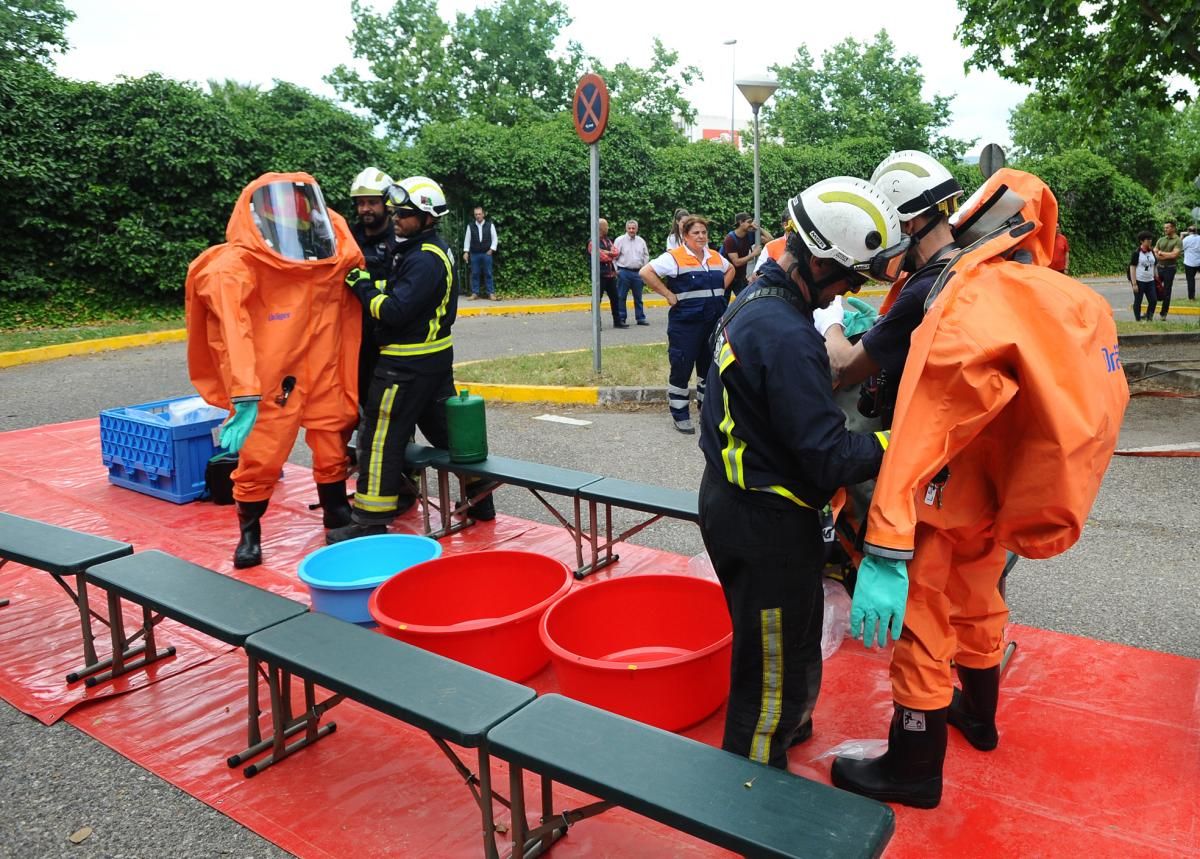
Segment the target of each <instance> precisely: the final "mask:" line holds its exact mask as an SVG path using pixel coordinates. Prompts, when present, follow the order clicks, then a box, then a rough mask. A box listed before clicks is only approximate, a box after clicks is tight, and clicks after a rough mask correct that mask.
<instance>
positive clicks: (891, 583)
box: [850, 555, 908, 648]
mask: <svg viewBox="0 0 1200 859" xmlns="http://www.w3.org/2000/svg"><path fill="white" fill-rule="evenodd" d="M907 600H908V563H907V562H905V561H898V560H893V559H891V558H877V557H875V556H874V555H864V556H863V559H862V563H861V564H859V565H858V582H857V583H856V584H855V585H854V601H853V602H852V603H851V604H850V635H851V636H852V637H854V638H861V639H862V642H863V645H864V646H866V647H867V648H870V647H872V646H874V645H875V644H878V645H879V646H880V647H884V646H886V645H887V640H888V630H889V629H890V630H891V633H892V640H893V641H895V640H896V639H898V638H899V637H900V631H901V630H902V629H903V628H904V603H905V602H906V601H907Z"/></svg>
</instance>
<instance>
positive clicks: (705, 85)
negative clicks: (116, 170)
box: [57, 0, 1026, 152]
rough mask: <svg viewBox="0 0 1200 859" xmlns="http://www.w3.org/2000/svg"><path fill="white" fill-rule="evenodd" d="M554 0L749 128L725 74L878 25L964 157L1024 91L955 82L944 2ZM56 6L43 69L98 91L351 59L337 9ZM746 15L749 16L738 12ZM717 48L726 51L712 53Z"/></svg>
mask: <svg viewBox="0 0 1200 859" xmlns="http://www.w3.org/2000/svg"><path fill="white" fill-rule="evenodd" d="M368 2H370V3H371V5H373V6H375V7H376V8H377V9H380V10H384V9H387V8H390V6H391V0H368ZM564 2H565V5H566V6H567V7H568V9H569V10H570V14H571V17H572V18H573V19H574V23H573V24H572V25H571V26H570V27H569V28H568V29H567V31H566V35H567V37H568V38H571V39H574V40H576V41H578V42H579V43H580V44H581V45H583V48H584V50H585V51H586V52H587V53H589V54H591V55H593V56H596V57H598V58H599V59H600V60H601V61H602V62H604V63H606V64H608V65H614V64H616V63H617V62H620V61H621V60H626V61H628V62H630V63H632V64H634V65H639V66H646V65H647V64H648V63H649V61H650V56H651V49H652V40H653V37H654V35H658V36H659V37H660V38H661V39H662V40H663V42H664V44H665V45H666V46H667V47H668V48H670V49H673V50H677V51H679V54H680V60H681V62H682V63H684V64H692V65H696V66H699V67H700V69H701V70H702V72H703V74H704V80H703V82H701V83H700V84H698V85H696V86H694V87H693V88H692V90H691V91H690V92H689V93H688V95H689V97H690V98H691V99H692V102H693V104H694V105H695V106H696V108H697V110H698V111H699V113H700V114H705V115H713V116H721V117H728V116H729V112H730V103H731V101H732V102H733V109H734V111H735V113H736V122H737V126H738V127H739V128H741V127H743V126H744V125H746V124H747V123H748V122H749V121H750V108H749V106H748V105H747V104H746V102H745V101H744V100H743V99H742V97H741V95H740V94H738V95H737V97H736V98H734V99H731V93H732V86H731V81H732V79H733V77H734V76H736V77H737V78H739V79H743V78H760V77H763V76H766V74H767V68H768V66H770V65H772V64H776V63H779V64H787V63H790V62H791V60H792V58H793V57H794V56H795V52H796V48H797V47H799V45H800V44H805V45H807V46H808V50H809V52H810V53H811V54H812V55H813V57H814V58H816V59H818V60H819V59H820V57H821V54H822V53H823V52H824V51H825V50H826V49H827V48H829V47H830V46H832V45H834V44H836V43H837V42H840V41H841V40H842V39H844V38H846V37H847V36H853V37H854V38H855V39H858V40H859V41H868V40H870V39H872V38H873V37H874V35H875V33H876V32H878V31H879V30H880V29H884V28H886V29H887V31H888V33H889V34H890V36H891V38H892V41H893V42H894V43H895V45H896V49H897V53H898V54H900V55H903V54H914V55H916V56H917V57H918V58H919V59H920V61H921V68H922V71H923V73H924V77H925V95H926V97H929V96H931V95H932V94H935V93H936V94H940V95H953V96H955V98H954V101H953V103H952V107H953V120H952V122H951V124H950V126H949V128H948V129H947V133H949V134H951V135H953V136H955V137H960V138H966V139H970V138H979V143H978V144H977V145H976V146H975V147H973V148H972V152H978V150H979V149H980V148H981V147H982V145H983V144H985V143H988V142H998V143H1001V144H1002V145H1007V144H1008V143H1009V140H1010V137H1009V133H1008V128H1007V122H1008V114H1009V111H1010V110H1011V109H1012V108H1013V107H1015V106H1016V105H1017V104H1018V103H1019V102H1020V101H1021V99H1022V98H1024V96H1025V93H1026V89H1025V88H1023V87H1019V86H1017V85H1015V84H1012V83H1009V82H1006V81H1002V80H1000V78H999V77H998V76H997V75H995V74H994V73H991V72H988V73H979V72H972V73H971V74H970V75H965V74H964V73H963V70H962V65H963V60H964V59H965V58H966V55H967V54H966V51H965V50H964V49H962V48H961V47H960V46H959V45H958V43H957V42H955V40H954V29H955V27H956V26H957V24H958V22H959V20H960V19H961V17H962V16H961V14H960V13H959V11H958V9H957V8H956V6H955V4H954V0H924V2H921V3H917V4H908V5H904V4H900V3H897V2H895V0H890V2H883V0H857V2H854V3H831V4H812V3H806V2H793V3H772V4H761V5H758V6H751V7H747V6H744V5H741V4H738V3H736V2H730V0H723V2H718V0H693V1H692V2H691V3H666V2H645V0H642V2H633V3H627V2H610V3H600V2H584V0H564ZM66 5H67V7H68V8H70V9H71V10H72V11H74V12H75V13H76V19H75V21H74V22H73V23H72V24H71V25H70V26H69V27H68V28H67V38H68V40H69V42H70V45H71V47H70V50H69V51H68V52H67V53H66V54H65V55H61V56H60V57H59V59H58V63H57V68H58V71H59V73H60V74H62V75H64V76H66V77H70V78H77V79H80V80H94V81H101V82H109V81H112V80H115V79H116V77H117V76H118V75H129V76H134V77H136V76H141V75H144V74H147V73H149V72H159V73H161V74H163V75H164V76H166V77H169V78H175V79H177V80H191V81H196V82H198V83H201V84H203V82H204V81H206V80H208V79H210V78H212V79H216V80H224V79H226V78H231V79H233V80H236V81H239V82H242V83H253V84H261V85H267V86H269V85H270V83H271V81H272V79H275V78H278V79H280V80H285V81H290V82H292V83H295V84H299V85H301V86H304V87H306V88H308V89H310V90H312V91H313V92H316V93H319V94H322V95H326V96H330V97H333V96H335V93H334V92H333V90H332V88H330V87H329V86H327V85H326V84H325V83H323V82H322V80H321V77H322V75H324V74H326V73H328V72H329V71H330V70H331V69H332V68H333V67H334V66H336V65H338V64H339V63H348V62H350V61H351V51H350V46H349V43H348V41H347V37H348V36H349V35H350V32H351V30H352V29H353V22H352V20H351V18H350V0H208V2H205V3H192V2H189V3H179V2H163V0H66ZM479 5H488V4H487V3H479V2H475V0H438V8H439V10H440V11H441V13H442V17H443V18H446V19H447V20H453V17H454V14H455V13H456V12H459V11H469V10H471V9H474V8H475V7H476V6H479ZM751 8H759V9H761V10H762V14H761V15H758V16H753V15H750V14H747V12H746V10H748V9H751ZM728 39H736V40H737V44H736V45H735V46H732V47H730V46H727V45H723V44H722V42H724V41H725V40H728Z"/></svg>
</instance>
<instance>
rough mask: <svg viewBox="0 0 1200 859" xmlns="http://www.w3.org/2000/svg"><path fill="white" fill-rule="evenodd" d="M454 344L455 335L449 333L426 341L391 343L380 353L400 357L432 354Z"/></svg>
mask: <svg viewBox="0 0 1200 859" xmlns="http://www.w3.org/2000/svg"><path fill="white" fill-rule="evenodd" d="M453 345H454V337H453V335H450V334H447V335H446V336H445V337H443V338H442V339H441V340H433V341H430V342H426V343H389V344H388V345H386V346H384V347H382V348H381V349H380V350H379V354H380V355H392V356H395V357H400V358H407V357H412V356H413V355H432V354H433V353H434V352H441V351H442V350H443V349H449V348H450V347H451V346H453Z"/></svg>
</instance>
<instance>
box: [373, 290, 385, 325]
mask: <svg viewBox="0 0 1200 859" xmlns="http://www.w3.org/2000/svg"><path fill="white" fill-rule="evenodd" d="M385 301H387V296H386V295H384V294H383V293H382V292H381V293H379V295H376V296H375V297H374V298H372V299H371V305H370V308H369V309H370V311H371V318H373V319H378V318H379V307H380V305H382V304H383V303H384V302H385Z"/></svg>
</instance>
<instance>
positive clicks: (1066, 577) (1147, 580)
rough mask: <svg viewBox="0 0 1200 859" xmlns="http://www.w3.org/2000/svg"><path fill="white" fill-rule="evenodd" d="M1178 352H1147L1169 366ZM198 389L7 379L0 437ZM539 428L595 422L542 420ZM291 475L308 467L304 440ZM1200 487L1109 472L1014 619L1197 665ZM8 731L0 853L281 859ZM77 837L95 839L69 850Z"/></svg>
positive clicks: (1175, 476)
mask: <svg viewBox="0 0 1200 859" xmlns="http://www.w3.org/2000/svg"><path fill="white" fill-rule="evenodd" d="M1100 288H1101V289H1102V291H1103V289H1104V287H1103V286H1101V287H1100ZM1112 288H1113V289H1114V290H1116V292H1114V299H1116V300H1114V304H1118V305H1119V302H1120V300H1121V293H1119V290H1120V289H1123V288H1127V287H1124V286H1123V285H1122V284H1121V283H1119V282H1117V283H1114V285H1113V287H1112ZM665 315H666V314H665V310H662V309H651V310H650V311H649V316H650V320H651V323H652V324H651V326H649V327H641V328H638V327H632V328H629V329H627V330H623V331H612V330H610V329H608V328H606V329H605V330H604V338H605V342H606V343H609V342H613V341H614V340H615V339H618V338H620V339H622V340H628V341H629V342H656V341H663V340H665ZM1118 316H1120V312H1119V311H1118ZM455 341H456V355H457V357H458V358H459V360H471V359H474V358H483V357H492V356H496V355H503V354H516V353H519V352H538V351H548V350H556V349H568V348H588V347H589V346H590V345H591V324H590V319H589V317H588V315H587V314H585V313H559V314H547V315H537V316H521V317H477V318H470V319H464V320H462V321H461V322H459V323H458V324H457V325H456V326H455ZM1170 351H1171V347H1169V346H1167V347H1156V349H1155V353H1156V356H1157V357H1160V358H1161V357H1168V356H1169V354H1170ZM1180 351H1181V354H1182V357H1185V358H1186V357H1191V356H1192V354H1194V353H1195V351H1196V347H1195V346H1194V345H1190V346H1186V347H1184V346H1182V345H1181V347H1180ZM190 392H191V388H190V385H189V383H188V380H187V373H186V367H185V352H184V346H183V345H182V344H168V345H163V346H155V347H148V348H141V349H131V350H126V351H122V352H112V353H105V354H101V355H94V356H87V357H80V358H68V359H62V360H59V361H52V362H47V363H42V364H32V365H26V366H20V367H13V368H9V369H4V370H0V430H9V429H17V428H22V427H31V426H38V425H41V424H47V423H55V422H59V421H68V420H76V419H80V418H91V417H95V416H96V415H97V414H98V413H99V411H100V410H101V409H104V408H110V407H115V406H121V405H130V404H134V403H140V402H146V401H150V400H156V399H164V398H167V397H171V396H177V395H182V394H187V393H190ZM546 414H552V415H558V416H564V417H570V418H575V419H579V420H583V421H586V422H587V423H586V424H584V425H568V424H563V423H556V422H549V421H545V420H539V419H538V418H539V416H542V415H546ZM487 418H488V429H489V446H490V449H491V450H492V452H494V453H498V454H503V455H508V456H515V457H520V458H522V459H530V460H535V461H540V462H545V463H550V464H555V465H562V466H569V467H576V468H586V469H587V470H590V471H595V472H599V473H602V474H606V475H610V476H614V477H625V478H629V479H636V480H641V481H644V482H654V483H660V484H662V485H667V486H675V487H681V488H695V487H696V486H697V485H698V483H699V477H700V472H701V470H702V468H703V464H702V460H701V456H700V453H699V450H698V449H697V447H696V442H695V437H694V436H692V437H688V436H682V435H680V434H678V433H676V432H675V431H674V430H673V429H672V428H671V425H670V422H669V420H668V418H667V415H666V411H665V407H645V408H642V409H620V410H618V409H608V410H602V409H597V408H577V407H571V408H567V407H555V406H527V405H505V404H500V403H489V404H488V411H487ZM1196 442H1200V400H1194V399H1160V398H1154V399H1150V398H1146V399H1142V398H1139V399H1135V400H1133V401H1132V403H1131V404H1130V408H1129V411H1128V413H1127V415H1126V419H1125V422H1124V425H1123V427H1122V436H1121V445H1122V448H1135V447H1145V446H1152V445H1182V444H1189V443H1196ZM293 461H295V462H300V463H303V462H306V461H307V450H306V449H305V448H304V447H303V445H302V444H301V445H298V446H297V449H296V451H295V452H294V454H293ZM1197 478H1198V472H1197V463H1196V460H1195V459H1166V458H1125V457H1117V458H1115V459H1114V461H1113V463H1112V466H1111V467H1110V469H1109V472H1108V475H1107V477H1106V479H1105V482H1104V486H1103V488H1102V490H1101V494H1100V497H1099V499H1098V500H1097V503H1096V505H1095V508H1094V510H1093V513H1092V516H1091V517H1090V519H1089V523H1088V527H1087V529H1086V530H1085V532H1084V534H1083V537H1082V539H1081V540H1080V541H1079V543H1078V544H1077V545H1076V546H1075V547H1074V548H1072V549H1071V550H1070V551H1068V552H1066V553H1064V554H1063V555H1062V556H1060V557H1058V558H1055V559H1052V560H1049V561H1040V562H1032V561H1021V562H1019V563H1018V564H1017V566H1016V568H1015V570H1014V572H1013V574H1012V576H1011V577H1010V582H1009V587H1008V595H1009V601H1010V603H1011V608H1012V619H1013V620H1014V621H1017V622H1020V623H1023V624H1030V625H1033V626H1038V627H1044V628H1048V629H1053V630H1058V631H1061V632H1068V633H1074V634H1077V635H1082V636H1087V637H1090V638H1097V639H1102V640H1106V641H1114V642H1119V643H1123V644H1128V645H1134V646H1138V647H1144V648H1149V649H1152V650H1159V651H1163V652H1168V653H1176V654H1181V655H1184V656H1189V657H1192V658H1200V623H1198V620H1197V619H1198V617H1200V610H1198V609H1200V597H1198V596H1197V589H1196V580H1195V570H1196V566H1197V565H1196V559H1197V558H1198V557H1200V480H1198V479H1197ZM1047 489H1048V491H1053V487H1048V488H1047ZM496 501H497V507H498V508H499V510H500V511H502V512H504V513H509V514H513V515H517V516H522V517H525V518H529V519H536V520H539V521H549V519H548V514H546V513H545V512H544V511H543V510H542V508H541V506H540V505H539V504H538V503H537V502H536V501H535V500H534V499H533V498H532V497H531V496H530V495H529V494H528V493H526V492H525V491H524V490H520V489H516V488H511V487H506V488H503V489H501V490H499V491H498V492H497V495H496ZM18 512H19V511H18ZM234 536H235V535H233V534H232V533H231V534H230V549H231V551H232V545H233V542H234ZM634 542H639V543H643V544H646V545H653V546H656V547H660V548H663V549H666V550H669V551H672V552H677V553H680V554H683V555H687V556H692V555H695V554H696V553H698V552H699V551H700V550H701V548H702V547H701V545H700V539H699V534H698V532H697V530H696V529H695V527H694V526H691V525H687V524H684V523H659V524H657V525H654V526H652V527H651V528H649V529H647V530H646V531H644V532H643V533H642V534H640V535H638V537H636V538H634ZM0 732H2V736H3V738H4V741H3V742H0V856H4V857H8V856H11V857H23V859H24V857H56V856H72V857H119V856H129V857H147V856H214V855H221V856H225V855H228V856H278V855H285V854H283V853H282V851H280V850H278V848H275V847H274V846H273V845H271V844H269V843H268V842H266V841H264V840H263V839H261V838H259V837H258V836H256V835H254V834H253V833H250V832H248V831H247V830H245V829H244V828H242V827H241V826H240V825H238V824H236V823H234V822H233V821H231V820H229V819H228V818H225V817H224V816H223V815H221V814H219V813H218V812H216V811H213V810H212V809H210V808H208V807H207V806H204V805H203V804H202V803H200V802H198V801H196V800H193V799H191V798H189V797H187V796H186V795H185V794H183V793H182V792H180V791H179V790H177V789H176V788H174V787H172V786H170V785H168V784H166V783H165V782H163V781H161V780H160V779H158V778H157V777H156V776H153V775H151V774H149V773H147V772H146V771H144V770H142V769H141V768H140V767H138V766H136V765H135V764H132V763H130V762H129V761H127V760H125V759H124V758H122V757H121V756H120V755H117V754H115V753H114V752H112V751H110V750H109V749H107V748H106V747H104V746H102V745H100V744H98V743H96V742H95V741H93V740H91V739H90V738H89V737H87V736H86V735H84V734H82V733H80V732H79V731H77V730H76V729H75V728H73V727H71V726H70V725H67V724H66V723H59V724H57V725H55V726H53V727H51V728H45V727H42V726H41V725H40V724H38V723H37V722H35V721H34V720H32V719H29V718H27V717H25V716H24V715H22V714H20V713H18V712H17V711H15V710H13V709H12V708H11V707H9V706H8V705H7V704H0ZM82 826H91V827H92V828H93V830H94V831H93V834H92V835H91V836H90V837H89V838H87V839H86V840H84V841H83V842H82V843H81V844H78V845H73V844H71V843H69V841H68V840H67V839H68V836H70V835H71V834H72V833H73V832H75V831H76V830H78V829H79V828H80V827H82Z"/></svg>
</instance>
